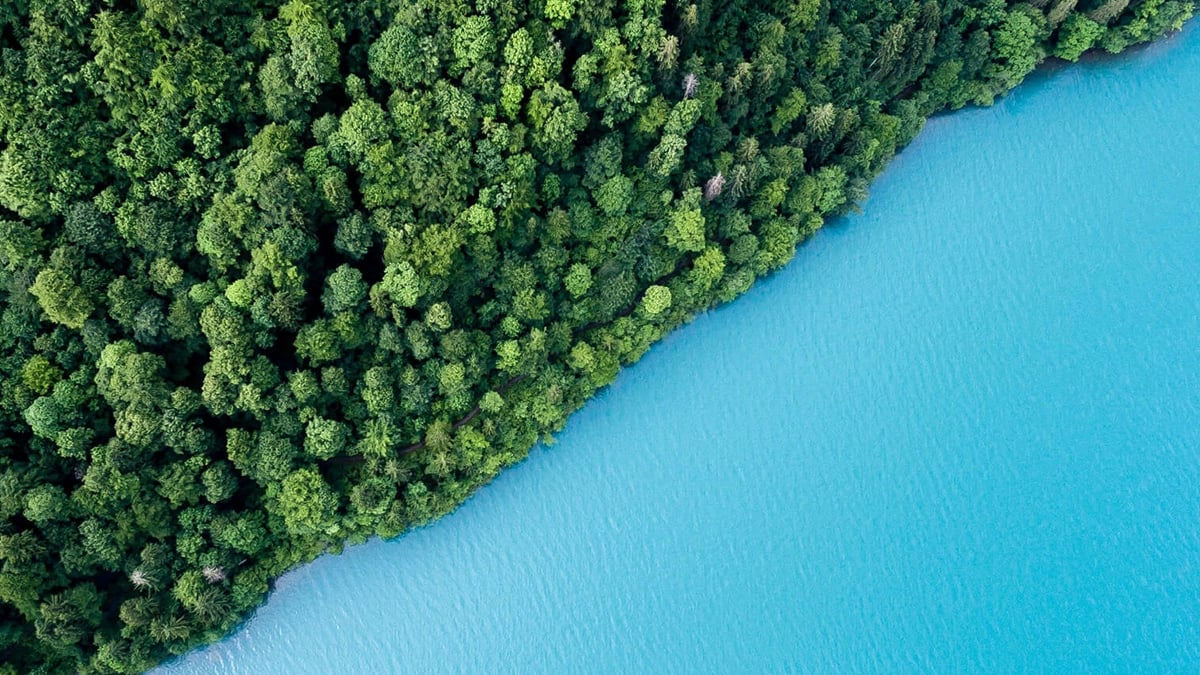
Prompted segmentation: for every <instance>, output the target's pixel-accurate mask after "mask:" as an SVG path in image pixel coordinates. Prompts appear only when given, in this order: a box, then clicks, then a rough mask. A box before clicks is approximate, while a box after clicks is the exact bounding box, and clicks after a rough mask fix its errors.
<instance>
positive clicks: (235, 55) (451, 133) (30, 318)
mask: <svg viewBox="0 0 1200 675" xmlns="http://www.w3.org/2000/svg"><path fill="white" fill-rule="evenodd" d="M1191 12H1192V3H1191V2H1183V1H1180V0H1032V1H1031V2H1021V3H1014V2H1005V1H1004V0H990V1H984V0H837V1H836V2H831V1H830V0H727V1H717V0H694V1H690V2H689V1H688V0H670V1H668V0H528V1H523V0H473V1H471V0H361V1H356V2H347V1H344V0H289V1H288V2H277V1H275V0H206V1H204V2H194V1H191V0H139V1H138V2H132V1H130V0H7V1H6V2H3V3H0V289H2V290H0V298H3V300H2V303H0V309H2V313H0V429H2V433H0V663H3V664H4V665H3V666H0V672H8V673H29V672H79V671H83V672H100V673H127V672H137V671H140V670H144V669H146V668H149V667H151V666H153V665H154V664H156V663H158V662H159V661H161V660H162V659H164V658H167V657H169V656H170V655H172V654H180V653H182V652H184V651H186V650H188V649H189V648H191V647H193V646H195V645H197V644H199V643H202V642H205V641H211V640H214V639H217V638H219V637H221V636H222V635H223V634H225V633H226V632H227V631H229V630H230V629H231V628H232V627H233V626H234V625H236V624H237V622H238V621H239V620H240V619H241V618H243V617H244V616H245V615H246V613H247V612H248V611H249V610H250V609H252V608H253V607H255V606H256V605H258V604H259V603H260V602H262V600H263V598H264V596H265V594H266V593H267V590H268V587H269V583H270V581H271V579H273V578H274V577H275V576H277V575H278V574H280V573H281V572H282V571H284V570H286V569H288V568H290V567H292V566H294V565H296V564H298V563H300V562H302V561H306V560H310V559H312V558H313V557H314V556H316V555H318V554H320V553H322V552H324V551H328V550H337V549H338V548H339V547H340V546H341V545H342V544H343V542H345V541H351V542H359V541H363V540H365V539H366V538H367V537H370V536H373V535H379V536H383V537H392V536H396V535H398V534H400V533H401V532H404V531H405V530H406V529H408V528H410V527H413V526H415V525H420V524H422V523H426V522H428V521H430V520H431V519H433V518H436V517H437V516H439V515H441V514H444V513H446V512H448V511H449V510H451V509H453V508H454V507H455V506H456V505H457V504H459V503H461V502H462V501H463V500H464V499H465V498H466V497H467V496H468V495H469V494H470V493H471V492H472V490H474V489H475V488H476V487H478V486H479V485H481V484H483V483H485V482H487V481H488V480H489V479H491V478H492V477H493V476H495V475H496V474H497V472H499V471H500V470H501V469H502V468H504V467H505V466H507V465H510V464H512V463H514V462H517V461H519V460H520V459H521V458H522V457H524V456H525V454H526V452H527V451H528V449H529V448H530V447H531V446H532V445H533V444H534V443H536V442H538V441H549V440H550V438H551V436H550V435H551V434H552V433H554V432H556V431H557V430H559V429H560V428H561V427H562V425H563V423H564V421H565V420H566V418H567V416H568V414H569V413H570V412H571V411H573V410H575V409H577V408H578V407H579V406H580V405H582V404H583V403H584V402H585V401H586V400H587V399H588V398H589V397H590V396H591V395H592V394H593V393H594V392H595V391H596V390H597V388H599V387H603V386H605V385H606V384H608V383H609V382H611V381H612V380H613V378H614V377H615V376H616V374H617V371H618V369H619V368H620V367H621V366H622V365H623V364H628V363H631V362H633V361H635V360H637V359H638V358H639V357H640V356H641V355H642V354H643V353H645V351H646V350H647V349H648V348H649V346H650V345H651V344H652V343H653V342H654V341H655V340H657V339H659V338H660V337H662V336H663V335H664V334H665V333H666V332H667V331H669V330H671V329H672V328H674V327H676V326H678V325H680V324H681V323H683V322H685V321H687V320H688V319H689V318H690V317H692V316H693V315H695V314H696V313H697V312H700V311H703V310H705V309H707V308H709V307H711V306H713V305H714V304H717V303H720V302H725V301H728V300H730V299H732V298H734V297H736V296H737V295H738V294H740V293H742V292H743V291H745V290H746V289H747V288H748V287H749V286H750V285H751V284H752V283H753V281H754V280H755V278H757V277H759V276H761V275H763V274H765V273H767V272H769V271H770V270H772V269H775V268H778V267H779V266H781V265H783V264H784V263H786V262H787V261H788V260H789V259H790V258H791V257H792V255H793V253H794V251H795V249H796V246H797V244H798V243H800V242H802V241H803V240H804V239H805V238H806V237H808V236H810V235H811V234H812V233H813V232H814V231H815V230H817V228H819V227H820V226H821V224H822V223H823V222H824V221H825V219H826V218H828V217H830V216H832V215H836V214H839V213H842V212H844V211H845V210H847V209H848V208H850V207H851V206H852V205H853V204H855V203H856V202H859V201H861V200H862V199H863V198H864V197H865V195H866V188H867V185H868V182H869V181H870V180H871V178H872V177H874V176H875V175H876V174H877V173H878V172H879V171H880V170H881V168H882V167H883V166H884V164H885V163H886V162H887V161H888V159H889V158H891V157H892V155H893V154H894V153H895V152H896V151H897V149H898V148H900V147H902V146H903V145H905V144H906V143H907V142H908V141H910V140H911V139H912V138H913V136H914V135H915V134H916V133H917V132H918V131H919V130H920V128H921V126H922V124H923V122H924V120H925V118H927V117H928V116H929V115H931V114H933V113H935V112H937V111H940V110H943V109H947V108H949V109H953V108H958V107H961V106H964V105H968V104H980V105H986V104H988V103H990V102H991V101H992V100H993V98H994V97H995V96H997V95H998V94H1001V93H1003V92H1004V91H1006V90H1008V89H1009V88H1011V87H1013V86H1014V85H1016V84H1017V83H1018V82H1020V81H1021V80H1022V78H1024V77H1025V76H1026V75H1028V74H1029V73H1030V72H1031V71H1032V70H1033V69H1034V67H1035V66H1036V65H1037V64H1038V63H1039V62H1041V61H1042V60H1044V59H1045V58H1047V57H1048V56H1056V57H1059V58H1062V59H1067V60H1075V59H1077V58H1078V57H1079V56H1080V55H1081V54H1082V53H1083V52H1084V51H1086V50H1088V49H1091V48H1102V49H1104V50H1107V51H1110V52H1116V51H1119V50H1121V49H1123V48H1125V47H1126V46H1128V45H1131V44H1134V43H1138V42H1143V41H1146V40H1149V39H1152V38H1155V37H1157V36H1159V35H1161V34H1162V33H1164V32H1165V31H1169V30H1173V29H1178V28H1179V27H1180V26H1181V24H1182V23H1183V21H1184V20H1185V19H1187V18H1188V17H1189V16H1190V15H1191ZM918 197H919V196H918ZM797 301H798V302H799V301H803V299H797Z"/></svg>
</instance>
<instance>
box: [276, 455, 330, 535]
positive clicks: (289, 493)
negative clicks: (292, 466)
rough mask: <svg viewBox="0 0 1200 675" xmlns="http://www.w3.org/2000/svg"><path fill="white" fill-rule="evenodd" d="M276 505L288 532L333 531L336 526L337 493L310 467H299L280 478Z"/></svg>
mask: <svg viewBox="0 0 1200 675" xmlns="http://www.w3.org/2000/svg"><path fill="white" fill-rule="evenodd" d="M278 505H279V506H278V508H279V512H280V515H282V516H283V519H284V522H285V523H286V524H287V528H288V532H291V533H293V534H298V535H311V534H333V533H335V532H336V531H337V529H338V525H337V507H338V498H337V495H335V494H334V493H333V490H332V489H330V487H329V484H328V483H326V482H325V480H324V479H323V478H321V474H319V473H317V472H316V471H315V470H313V469H301V470H299V471H296V472H293V473H291V474H289V475H288V476H287V477H286V478H284V479H283V483H282V484H281V485H280V487H279V496H278Z"/></svg>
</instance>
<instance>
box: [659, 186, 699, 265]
mask: <svg viewBox="0 0 1200 675" xmlns="http://www.w3.org/2000/svg"><path fill="white" fill-rule="evenodd" d="M665 233H666V237H667V244H669V245H671V246H673V247H674V248H676V249H678V250H680V251H685V252H686V251H702V250H704V214H703V212H701V210H700V190H699V189H692V190H688V191H687V193H685V194H684V196H683V198H682V199H680V200H679V203H678V204H677V205H676V207H675V209H674V210H673V211H672V212H671V215H670V218H669V221H668V223H667V227H666V230H665Z"/></svg>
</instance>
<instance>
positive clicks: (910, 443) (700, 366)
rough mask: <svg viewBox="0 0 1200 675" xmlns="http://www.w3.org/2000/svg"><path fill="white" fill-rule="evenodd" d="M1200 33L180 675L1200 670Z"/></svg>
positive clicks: (978, 138) (756, 294)
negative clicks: (430, 522)
mask: <svg viewBox="0 0 1200 675" xmlns="http://www.w3.org/2000/svg"><path fill="white" fill-rule="evenodd" d="M1198 179H1200V29H1197V27H1196V26H1195V25H1191V26H1190V27H1189V30H1187V31H1185V32H1184V33H1183V34H1181V35H1177V36H1173V37H1171V38H1169V39H1166V40H1164V41H1162V42H1160V43H1158V44H1155V45H1151V46H1150V47H1148V48H1145V49H1141V50H1139V51H1137V52H1135V53H1131V54H1128V55H1125V56H1122V57H1119V58H1116V59H1104V60H1099V61H1095V62H1090V63H1083V64H1078V65H1074V66H1070V67H1066V68H1057V67H1056V68H1054V69H1052V70H1051V71H1049V72H1043V73H1040V74H1038V75H1035V76H1034V77H1032V78H1031V79H1030V81H1029V82H1027V83H1026V84H1024V85H1023V86H1022V87H1020V88H1019V89H1018V90H1017V91H1015V92H1014V93H1012V94H1011V95H1009V96H1008V97H1007V98H1005V99H1002V100H1001V101H999V102H998V103H997V105H996V106H994V107H992V108H988V109H981V110H965V111H960V112H957V113H954V114H952V115H946V116H940V117H938V118H936V119H934V120H932V121H931V122H930V123H929V124H928V125H927V127H926V129H925V130H924V131H923V132H922V134H921V135H920V136H919V137H918V139H917V140H916V141H915V142H914V143H913V144H912V145H911V146H910V147H909V148H908V149H906V150H905V151H904V152H903V153H902V154H901V155H900V156H899V157H898V158H897V159H896V160H895V161H894V162H893V163H892V165H891V166H890V167H889V168H888V170H887V171H886V173H885V174H884V175H883V176H882V177H881V178H880V179H879V180H878V181H877V182H876V183H875V185H874V186H873V188H872V195H871V197H870V199H869V200H868V201H867V203H866V204H865V205H864V213H863V214H862V215H858V216H852V217H849V218H845V219H842V220H839V221H837V222H835V223H832V224H831V225H830V226H829V227H827V228H826V229H825V230H823V231H822V232H820V233H819V234H818V235H817V236H816V237H815V238H814V239H813V240H812V241H811V242H809V243H808V244H806V245H805V246H803V247H802V248H801V249H800V251H799V252H798V254H797V257H796V259H795V260H794V261H793V262H792V263H791V264H790V265H789V266H788V267H787V268H786V269H784V270H783V271H781V272H780V273H778V274H776V275H774V276H773V277H771V278H769V279H766V280H764V281H762V282H760V283H759V284H758V285H756V286H755V288H754V289H752V290H751V291H750V292H749V293H748V294H746V295H745V296H744V297H742V298H740V299H738V300H737V301H736V302H734V303H732V304H730V305H728V306H726V307H723V308H721V309H719V310H716V311H713V312H710V313H708V314H706V315H704V316H701V317H699V318H698V319H697V320H696V321H695V322H694V323H692V324H691V325H689V326H687V327H685V328H683V329H681V330H679V331H677V332H676V333H674V334H673V335H671V336H669V337H668V338H667V339H666V340H664V341H663V342H662V343H661V344H659V345H657V346H655V347H654V348H653V349H652V350H651V352H650V353H649V354H648V355H647V356H646V357H645V358H644V359H643V360H642V361H641V362H640V363H639V364H637V365H636V366H634V367H632V368H630V369H628V370H626V371H625V372H623V373H622V374H621V376H620V377H619V378H618V380H617V381H616V383H615V384H614V385H613V386H612V387H611V388H609V389H608V390H607V391H605V392H603V393H602V394H601V395H600V396H598V397H597V398H596V400H594V401H592V402H591V403H589V404H588V405H587V406H586V407H585V408H584V409H583V410H582V411H580V412H579V413H577V414H576V415H575V416H574V417H573V418H572V419H571V420H570V422H569V424H568V426H567V428H566V430H565V431H564V432H563V433H562V434H561V435H560V437H559V442H558V444H556V445H554V446H552V447H549V448H538V449H535V450H534V451H533V452H532V453H531V456H530V458H529V460H527V461H526V462H524V463H523V464H521V465H519V466H517V467H515V468H513V469H510V470H508V471H506V472H505V473H503V474H502V475H501V476H500V477H499V478H498V479H497V480H496V481H495V482H494V483H492V484H491V485H489V486H488V487H486V488H484V489H483V490H481V491H480V492H479V493H478V494H477V495H476V496H475V497H474V498H473V499H472V500H471V501H470V502H468V503H467V504H466V505H464V506H463V507H462V508H461V509H460V510H459V511H457V512H456V513H454V514H452V515H450V516H448V517H446V518H444V519H443V520H441V521H439V522H437V523H435V524H434V525H432V526H431V527H428V528H425V529H422V530H419V531H416V532H413V533H411V534H409V535H407V536H405V537H403V538H401V539H399V540H396V541H392V542H379V541H374V542H371V543H369V544H367V545H364V546H358V547H352V548H349V549H347V551H346V552H345V553H344V554H343V555H341V556H336V557H332V556H326V557H323V558H321V559H319V560H317V561H316V562H314V563H313V564H311V565H307V566H305V567H303V568H301V569H298V570H296V571H293V572H291V573H289V574H287V575H285V576H284V577H282V578H281V579H280V580H279V582H278V585H277V589H276V591H275V592H274V593H273V594H272V595H271V597H270V599H269V601H268V603H267V604H266V605H265V606H263V607H262V608H261V609H260V610H259V611H258V612H257V613H256V615H255V616H254V617H253V618H251V619H250V620H249V621H248V622H247V623H246V625H245V626H244V627H243V628H242V629H240V630H239V631H238V632H237V633H235V634H234V635H233V636H231V637H230V638H228V639H227V640H225V641H223V642H221V643H219V644H217V645H214V646H211V647H209V648H207V649H204V650H200V651H198V652H195V653H193V654H190V655H188V656H187V657H185V658H183V659H180V660H178V661H176V662H174V663H172V664H170V665H168V666H166V667H164V668H161V669H159V670H158V671H156V672H159V673H163V674H164V675H165V674H172V675H183V674H188V675H191V674H200V673H255V674H275V673H279V674H283V673H287V674H297V673H391V672H394V673H497V672H512V673H675V672H678V673H696V672H706V673H708V672H711V673H758V672H821V673H824V672H875V673H894V672H938V673H950V672H1143V673H1145V672H1197V671H1200V194H1198V192H1197V189H1196V186H1197V184H1198V182H1200V180H1198Z"/></svg>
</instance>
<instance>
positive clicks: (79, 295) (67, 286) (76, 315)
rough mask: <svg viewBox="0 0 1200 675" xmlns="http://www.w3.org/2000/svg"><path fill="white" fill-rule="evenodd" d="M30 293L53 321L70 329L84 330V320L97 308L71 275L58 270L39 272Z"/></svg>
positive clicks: (50, 269) (49, 269) (47, 269)
mask: <svg viewBox="0 0 1200 675" xmlns="http://www.w3.org/2000/svg"><path fill="white" fill-rule="evenodd" d="M29 292H30V293H32V294H33V296H34V297H36V298H37V300H38V304H39V305H41V307H42V311H44V312H46V316H48V317H50V320H51V321H53V322H55V323H60V324H62V325H64V326H67V327H68V328H83V322H84V320H86V319H87V318H88V315H90V314H91V313H92V312H93V311H94V310H95V308H96V306H95V305H94V304H93V303H92V301H91V300H90V299H89V298H88V296H87V293H86V292H85V291H84V290H83V289H82V288H80V287H79V285H78V284H77V283H75V281H74V280H73V279H71V277H70V275H68V274H67V273H66V272H63V271H61V270H57V269H52V268H46V269H44V270H42V271H41V272H39V273H38V275H37V279H36V280H35V281H34V282H33V286H31V287H30V289H29Z"/></svg>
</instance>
